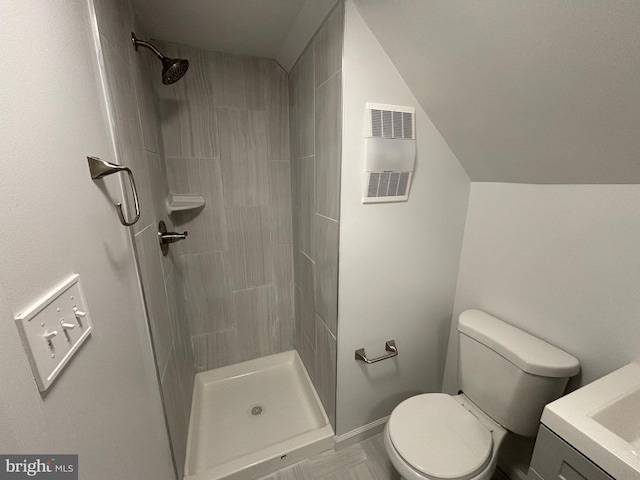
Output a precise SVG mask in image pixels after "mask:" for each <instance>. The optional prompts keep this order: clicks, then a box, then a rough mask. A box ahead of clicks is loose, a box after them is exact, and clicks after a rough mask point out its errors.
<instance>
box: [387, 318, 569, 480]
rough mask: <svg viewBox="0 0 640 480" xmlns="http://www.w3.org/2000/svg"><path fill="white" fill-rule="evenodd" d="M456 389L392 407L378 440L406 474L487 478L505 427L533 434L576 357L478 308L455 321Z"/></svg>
mask: <svg viewBox="0 0 640 480" xmlns="http://www.w3.org/2000/svg"><path fill="white" fill-rule="evenodd" d="M457 330H458V339H459V344H458V384H459V386H460V388H461V389H462V390H461V391H462V392H464V393H460V394H459V395H455V396H451V395H447V394H444V393H427V394H422V395H416V396H414V397H411V398H409V399H407V400H405V401H403V402H402V403H400V404H399V405H398V406H397V407H396V408H395V409H394V410H393V412H391V415H390V417H389V420H388V422H387V425H386V427H385V431H384V444H385V448H386V451H387V454H388V456H389V459H390V460H391V463H392V464H393V466H394V467H395V468H396V470H397V471H398V472H399V473H400V474H401V475H402V477H403V478H404V479H406V480H425V479H427V480H445V479H446V480H489V479H490V478H491V477H492V475H493V473H494V472H495V469H496V463H497V458H498V452H499V450H500V447H501V445H502V443H503V440H504V438H505V436H506V434H507V433H508V432H509V431H511V432H514V433H516V434H518V435H522V436H528V437H533V436H535V434H536V432H537V428H538V424H539V421H540V415H541V414H542V410H543V408H544V406H545V405H546V404H547V403H549V402H551V401H553V400H555V399H556V398H558V397H560V396H561V395H562V393H563V392H564V389H565V387H566V385H567V382H568V379H569V377H571V376H573V375H575V374H577V373H578V372H579V370H580V364H579V362H578V360H577V359H575V358H574V357H572V356H571V355H569V354H568V353H565V352H563V351H562V350H560V349H558V348H556V347H554V346H552V345H550V344H548V343H546V342H544V341H542V340H540V339H538V338H536V337H534V336H532V335H530V334H528V333H526V332H524V331H522V330H520V329H518V328H516V327H513V326H511V325H509V324H507V323H505V322H503V321H501V320H498V319H497V318H495V317H492V316H491V315H488V314H486V313H484V312H480V311H479V310H467V311H465V312H463V313H462V314H460V317H459V320H458V328H457Z"/></svg>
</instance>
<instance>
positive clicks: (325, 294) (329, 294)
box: [314, 215, 340, 336]
mask: <svg viewBox="0 0 640 480" xmlns="http://www.w3.org/2000/svg"><path fill="white" fill-rule="evenodd" d="M339 234H340V229H339V225H338V222H336V221H334V220H331V219H329V218H326V217H323V216H321V215H314V237H315V239H316V243H315V246H316V248H315V250H316V251H315V253H316V255H315V257H316V258H315V262H316V266H315V274H316V281H315V308H316V313H317V314H318V316H320V318H321V319H322V320H323V321H324V323H326V325H327V327H328V328H329V330H330V331H331V333H332V334H333V335H334V336H335V335H337V331H338V329H337V326H338V243H339Z"/></svg>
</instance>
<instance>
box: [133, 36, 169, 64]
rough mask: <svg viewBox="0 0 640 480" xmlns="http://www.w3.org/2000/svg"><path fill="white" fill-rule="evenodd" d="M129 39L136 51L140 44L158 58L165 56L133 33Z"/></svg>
mask: <svg viewBox="0 0 640 480" xmlns="http://www.w3.org/2000/svg"><path fill="white" fill-rule="evenodd" d="M131 41H132V42H133V48H135V50H136V51H138V46H141V47H145V48H148V49H149V50H151V51H152V52H153V53H155V54H156V56H157V57H158V58H159V59H160V60H164V59H165V58H167V57H165V56H164V55H163V54H162V53H160V50H158V49H157V48H156V47H154V46H153V45H151V44H150V43H149V42H145V41H144V40H138V39H137V38H136V36H135V35H134V34H133V33H132V34H131Z"/></svg>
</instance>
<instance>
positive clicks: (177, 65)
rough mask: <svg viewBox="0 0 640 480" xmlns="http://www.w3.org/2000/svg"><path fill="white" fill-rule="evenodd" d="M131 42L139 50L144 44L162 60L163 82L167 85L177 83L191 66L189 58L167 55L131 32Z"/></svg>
mask: <svg viewBox="0 0 640 480" xmlns="http://www.w3.org/2000/svg"><path fill="white" fill-rule="evenodd" d="M131 42H132V43H133V48H134V49H135V50H136V51H137V50H138V46H142V47H145V48H148V49H149V50H151V51H152V52H153V53H155V54H156V56H157V57H158V58H159V59H160V61H161V62H162V83H164V84H165V85H171V84H172V83H176V82H177V81H178V80H180V79H181V78H182V77H183V76H184V74H185V73H187V70H188V68H189V60H185V59H182V58H169V57H165V56H164V55H163V54H162V53H160V51H159V50H158V49H157V48H156V47H154V46H153V45H151V44H150V43H148V42H145V41H143V40H138V39H137V38H136V34H135V33H133V32H131Z"/></svg>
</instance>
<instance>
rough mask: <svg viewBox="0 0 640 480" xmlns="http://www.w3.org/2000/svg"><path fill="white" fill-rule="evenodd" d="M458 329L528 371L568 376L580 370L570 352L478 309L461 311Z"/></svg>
mask: <svg viewBox="0 0 640 480" xmlns="http://www.w3.org/2000/svg"><path fill="white" fill-rule="evenodd" d="M458 331H459V332H460V333H463V334H465V335H467V336H469V337H471V338H473V339H474V340H477V341H478V342H480V343H482V344H483V345H486V346H487V347H489V348H490V349H491V350H493V351H495V352H496V353H498V354H499V355H501V356H503V357H504V358H506V359H507V360H509V361H510V362H511V363H513V364H514V365H516V366H517V367H518V368H520V369H521V370H522V371H524V372H527V373H530V374H532V375H540V376H543V377H572V376H574V375H576V374H577V373H578V372H579V371H580V362H579V361H578V359H577V358H575V357H574V356H572V355H569V354H568V353H567V352H564V351H562V350H560V349H559V348H556V347H554V346H553V345H550V344H548V343H547V342H545V341H543V340H540V339H539V338H537V337H534V336H533V335H530V334H528V333H527V332H525V331H523V330H520V329H519V328H516V327H514V326H513V325H509V324H508V323H505V322H503V321H502V320H499V319H497V318H496V317H494V316H491V315H489V314H488V313H484V312H481V311H480V310H466V311H464V312H462V313H461V314H460V316H459V317H458Z"/></svg>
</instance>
